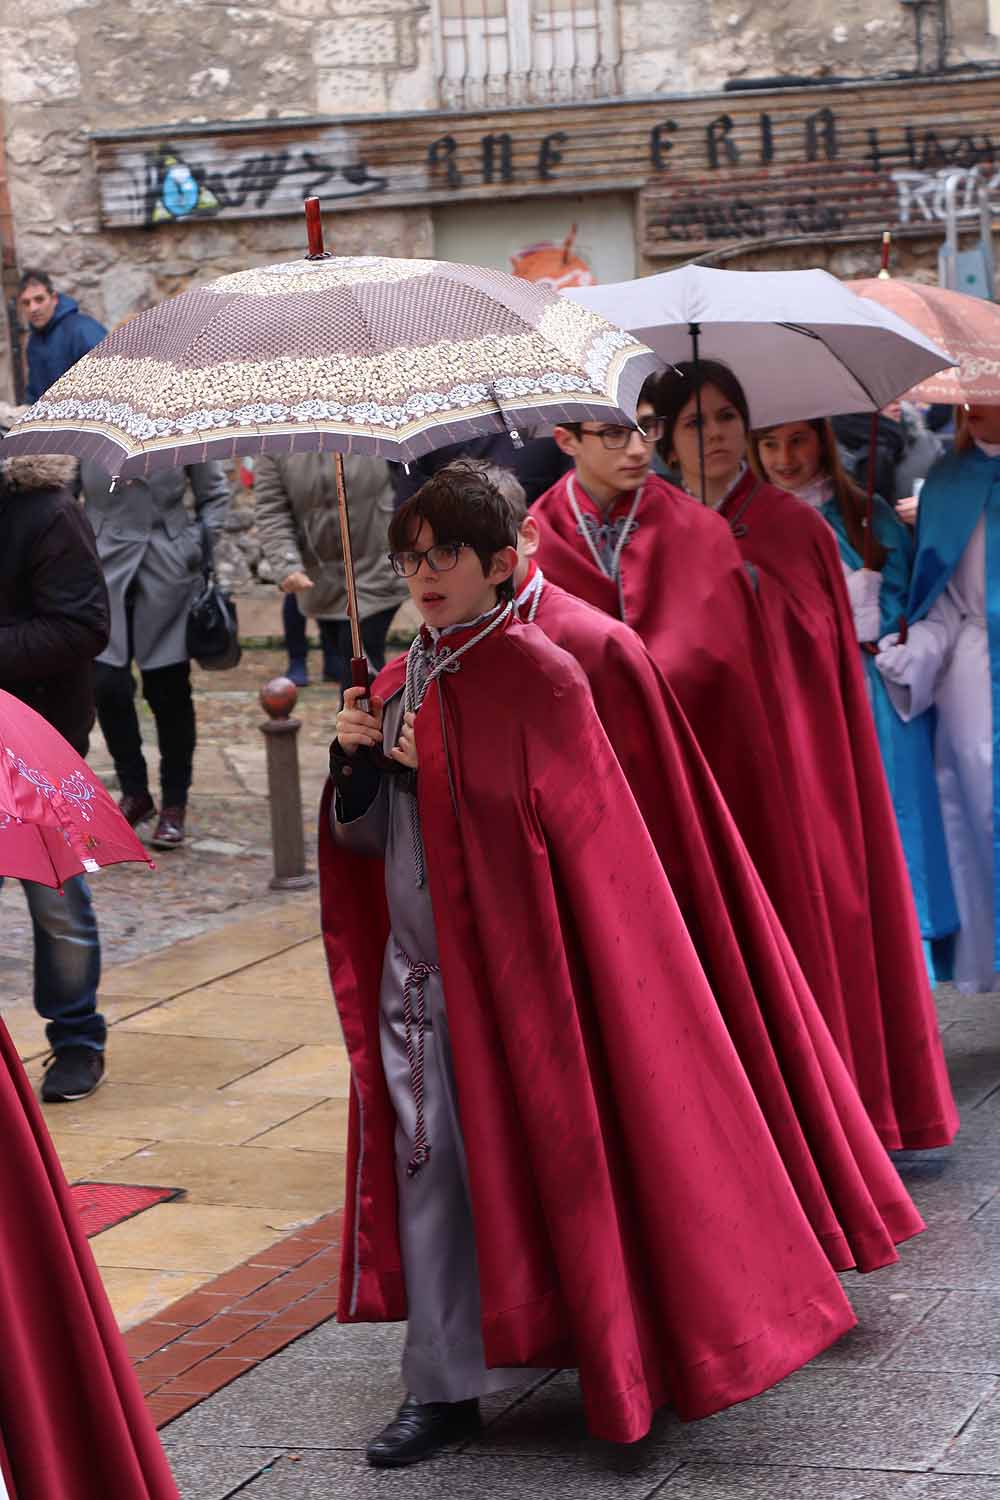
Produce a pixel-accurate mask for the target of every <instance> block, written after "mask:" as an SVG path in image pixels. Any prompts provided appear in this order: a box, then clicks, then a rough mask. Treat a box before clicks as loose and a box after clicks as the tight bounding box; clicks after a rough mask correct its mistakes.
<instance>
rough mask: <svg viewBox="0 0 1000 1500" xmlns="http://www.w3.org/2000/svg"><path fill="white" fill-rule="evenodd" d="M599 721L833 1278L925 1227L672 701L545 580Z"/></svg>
mask: <svg viewBox="0 0 1000 1500" xmlns="http://www.w3.org/2000/svg"><path fill="white" fill-rule="evenodd" d="M534 619H535V623H536V624H537V625H538V626H539V628H540V629H541V630H543V631H544V632H545V634H546V635H547V636H548V637H549V639H550V640H552V641H554V642H555V644H556V645H557V646H561V647H562V648H563V649H564V650H565V651H568V652H569V653H570V655H571V656H572V657H574V658H575V660H576V661H577V662H579V664H580V666H581V667H582V668H583V670H584V672H585V673H586V676H587V680H588V682H589V683H590V687H591V691H592V693H593V696H594V703H595V706H596V708H597V712H598V715H599V717H600V719H601V722H602V724H603V725H604V728H605V730H606V732H607V735H608V738H609V740H610V741H611V746H612V749H613V750H614V751H615V754H616V756H617V757H618V761H619V763H620V765H621V766H622V769H623V770H624V772H625V779H626V781H627V782H628V784H629V787H630V788H631V790H632V794H633V796H634V797H635V799H636V802H637V803H638V806H639V811H640V812H641V813H642V815H643V818H644V819H645V822H646V827H647V828H648V830H649V832H650V835H651V836H652V839H653V843H654V844H655V846H656V849H657V852H658V853H659V855H660V858H661V860H662V861H663V866H664V870H665V871H666V874H667V878H668V879H669V881H670V885H671V888H672V890H673V893H674V895H675V897H676V898H677V902H678V905H679V907H680V910H681V915H682V916H683V918H684V921H685V923H686V924H687V929H688V932H689V933H690V935H691V938H692V941H693V943H694V946H695V949H696V951H697V953H698V957H699V959H700V960H701V964H702V967H703V969H704V971H705V974H706V977H707V979H708V982H709V984H710V985H711V987H712V992H713V994H714V995H715V998H716V1001H717V1002H718V1005H719V1009H720V1011H721V1012H722V1015H723V1018H724V1019H725V1022H726V1026H727V1028H728V1030H729V1034H730V1036H731V1037H732V1040H733V1043H734V1045H735V1047H736V1050H737V1052H738V1053H739V1055H740V1061H741V1062H742V1064H743V1067H744V1069H745V1071H746V1074H747V1077H748V1078H749V1080H750V1083H751V1085H752V1087H753V1090H754V1094H755V1095H756V1097H757V1102H758V1103H759V1105H760V1107H761V1110H762V1112H763V1114H764V1117H765V1119H766V1120H767V1123H768V1126H769V1128H770V1131H771V1134H772V1136H773V1138H774V1141H775V1144H776V1145H777V1146H778V1149H779V1151H780V1153H781V1158H782V1160H783V1161H784V1163H785V1167H786V1168H787V1170H788V1173H789V1176H790V1177H791V1179H792V1182H793V1184H794V1185H795V1188H796V1191H797V1193H798V1195H799V1201H800V1202H801V1204H802V1206H803V1208H804V1209H805V1211H806V1213H807V1215H808V1217H809V1221H810V1223H811V1224H812V1226H813V1229H814V1231H815V1233H816V1235H817V1237H818V1238H819V1240H820V1241H821V1243H822V1244H823V1246H824V1248H825V1249H826V1251H827V1254H828V1255H829V1257H830V1260H831V1263H832V1264H833V1265H834V1266H835V1267H836V1269H837V1270H840V1271H843V1270H847V1269H848V1268H849V1267H856V1268H857V1269H858V1270H861V1271H872V1270H875V1269H877V1268H878V1267H880V1266H885V1265H890V1264H892V1263H893V1262H894V1261H896V1260H897V1259H898V1256H897V1254H896V1251H895V1249H894V1245H896V1244H900V1243H901V1242H902V1241H903V1240H906V1239H909V1238H910V1237H911V1236H912V1235H914V1234H918V1233H919V1232H920V1231H921V1229H923V1227H924V1224H923V1220H922V1219H921V1218H920V1215H919V1214H918V1213H917V1211H916V1209H915V1208H914V1206H913V1204H912V1202H911V1200H910V1198H909V1195H908V1194H907V1192H906V1190H905V1188H904V1187H903V1184H902V1182H901V1181H900V1179H899V1175H898V1173H897V1172H896V1170H895V1168H894V1167H893V1165H892V1163H891V1162H890V1161H889V1158H888V1157H887V1155H886V1153H885V1150H884V1148H883V1146H882V1145H881V1143H880V1141H879V1138H878V1135H877V1134H876V1132H875V1128H874V1126H873V1125H872V1124H871V1122H870V1120H869V1119H868V1116H867V1114H866V1112H865V1108H864V1105H863V1104H862V1102H861V1099H860V1098H859V1096H858V1092H857V1089H856V1088H855V1086H854V1084H853V1082H852V1080H851V1078H850V1076H849V1074H848V1071H847V1068H846V1066H845V1064H844V1062H843V1061H842V1059H841V1057H840V1055H839V1053H838V1051H837V1048H836V1046H835V1044H834V1042H833V1038H832V1037H831V1035H830V1032H829V1029H828V1027H827V1026H826V1023H825V1022H824V1021H823V1018H822V1016H821V1014H820V1012H819V1008H818V1006H817V1004H816V1001H815V999H814V997H813V995H812V993H811V991H810V990H809V987H808V985H807V984H806V982H805V979H804V977H803V974H802V971H801V969H800V967H799V965H798V963H797V962H796V960H795V957H794V955H793V954H792V951H791V947H790V945H789V942H788V939H787V938H786V936H785V934H784V931H783V930H782V928H781V925H780V923H779V922H778V919H777V916H776V915H775V912H774V908H773V907H772V905H771V903H770V901H769V900H768V897H767V895H766V893H765V891H764V888H763V886H762V884H761V881H760V877H759V876H758V875H757V872H756V870H755V869H754V868H753V865H752V864H751V862H750V858H749V856H748V854H747V852H746V848H745V846H744V844H743V841H742V839H741V838H740V836H739V833H738V832H737V829H736V826H735V824H734V822H733V820H732V818H731V816H730V814H729V812H728V810H727V808H726V806H725V803H724V802H723V800H722V796H721V794H720V792H719V789H718V787H717V786H716V784H715V780H714V778H713V776H712V773H711V771H710V770H709V768H708V765H707V763H706V761H705V758H704V756H703V755H702V754H701V751H700V750H699V749H698V746H697V743H696V741H695V739H694V735H693V734H692V733H691V729H690V726H689V725H688V723H687V721H686V720H685V718H684V715H683V713H682V712H681V710H680V707H679V705H678V703H677V700H676V698H675V697H674V694H673V692H672V691H671V689H670V688H669V687H668V686H667V683H666V682H665V680H664V679H663V677H662V676H661V674H660V673H659V672H658V670H657V668H656V667H655V665H654V664H653V662H652V660H651V658H650V656H649V654H648V652H647V651H646V650H645V648H644V646H643V645H642V642H641V641H640V640H639V638H638V636H637V635H636V633H635V632H634V631H633V630H630V629H629V628H628V627H627V626H626V625H623V624H621V623H620V622H619V621H617V620H611V619H609V618H608V617H607V615H604V614H602V613H601V612H600V611H599V610H596V609H594V608H592V607H591V606H590V605H588V604H585V603H584V602H583V601H582V600H581V599H576V598H574V596H573V595H572V594H567V593H566V592H565V590H564V589H560V588H557V587H556V586H555V585H554V584H551V583H548V582H546V583H545V585H544V587H543V589H542V593H541V598H540V600H539V604H538V609H537V612H536V613H535V616H534Z"/></svg>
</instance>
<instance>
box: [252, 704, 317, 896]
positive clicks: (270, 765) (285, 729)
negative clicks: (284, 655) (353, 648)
mask: <svg viewBox="0 0 1000 1500" xmlns="http://www.w3.org/2000/svg"><path fill="white" fill-rule="evenodd" d="M298 696H299V695H298V690H297V688H296V686H295V684H294V682H291V681H290V680H289V678H287V677H274V678H272V680H271V681H270V682H268V683H265V684H264V686H263V687H262V688H261V690H260V701H261V706H262V707H263V709H264V712H265V713H266V714H267V716H268V717H267V718H266V719H265V721H264V723H263V724H261V726H260V731H261V734H262V735H263V736H264V743H265V744H266V746H267V794H268V799H269V801H270V804H271V850H272V855H273V858H274V874H273V875H272V876H271V880H270V886H271V889H272V891H301V890H304V889H305V888H306V886H310V885H314V884H315V881H316V877H315V876H314V875H310V874H308V873H307V871H306V846H305V839H304V837H303V834H302V788H301V786H300V785H299V747H298V733H299V730H300V729H301V728H302V723H301V721H300V720H299V719H293V718H290V717H289V716H290V714H291V712H292V709H293V708H294V707H295V704H296V702H297V700H298Z"/></svg>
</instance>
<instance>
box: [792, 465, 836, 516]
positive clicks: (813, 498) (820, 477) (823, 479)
mask: <svg viewBox="0 0 1000 1500" xmlns="http://www.w3.org/2000/svg"><path fill="white" fill-rule="evenodd" d="M779 489H787V491H788V493H789V494H790V495H794V496H795V498H796V500H803V501H805V503H806V505H808V506H809V507H810V508H811V509H812V510H822V509H823V506H824V505H826V504H827V502H828V501H830V500H832V499H833V496H834V489H833V480H832V479H831V478H830V476H829V474H815V475H814V476H813V478H812V479H810V480H809V483H808V484H804V485H802V486H801V488H800V489H797V490H793V489H792V487H791V485H779Z"/></svg>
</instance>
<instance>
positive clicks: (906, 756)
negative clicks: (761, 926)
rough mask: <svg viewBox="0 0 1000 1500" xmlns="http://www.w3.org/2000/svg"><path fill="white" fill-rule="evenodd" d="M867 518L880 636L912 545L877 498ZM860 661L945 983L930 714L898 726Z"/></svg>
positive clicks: (896, 601)
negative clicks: (876, 561) (877, 572)
mask: <svg viewBox="0 0 1000 1500" xmlns="http://www.w3.org/2000/svg"><path fill="white" fill-rule="evenodd" d="M821 514H822V515H823V517H824V519H825V520H827V521H828V522H829V523H830V525H831V526H832V528H833V530H834V533H835V534H836V537H837V542H838V545H839V547H840V556H841V558H842V559H843V561H844V562H845V563H846V565H847V566H848V567H849V568H852V569H856V568H860V567H863V566H864V563H863V561H862V559H861V557H860V556H859V555H858V553H857V552H856V551H855V549H854V547H853V546H852V545H851V543H850V541H849V540H848V536H847V529H846V527H845V525H844V521H843V517H842V516H841V514H840V510H839V508H838V506H837V503H836V501H835V500H828V501H827V503H826V504H825V505H824V506H823V507H822V510H821ZM873 519H874V529H875V535H876V536H877V537H878V539H879V541H880V542H881V543H882V545H883V547H884V548H885V549H886V554H887V556H886V561H885V566H884V568H883V569H882V592H881V595H880V606H881V628H880V634H882V635H886V634H888V633H889V631H891V630H898V629H899V621H900V617H901V616H902V615H903V614H904V613H905V611H906V610H907V607H908V600H909V589H910V576H911V570H912V567H913V558H914V544H913V539H912V537H911V535H910V532H909V530H908V528H907V527H906V526H905V525H904V524H903V522H902V521H900V520H899V518H898V517H897V516H896V514H895V513H894V511H893V510H892V509H891V508H890V506H888V505H886V503H885V501H884V500H881V499H879V498H878V497H877V496H876V498H875V505H874V518H873ZM862 661H863V663H864V669H865V675H866V677H867V679H868V688H869V695H870V698H871V704H872V711H873V713H874V716H875V729H876V732H877V734H878V742H879V747H880V749H881V751H882V761H883V763H884V765H885V774H886V779H887V781H888V783H889V792H890V794H891V796H892V805H893V807H894V809H895V812H896V821H897V823H898V824H899V835H900V839H901V840H902V844H903V854H904V856H905V858H906V867H907V869H908V870H909V873H910V883H911V885H912V886H913V899H914V902H915V904H916V908H917V917H918V919H919V921H920V932H921V936H922V937H923V939H924V949H925V952H926V954H927V961H928V967H929V968H930V973H931V978H932V979H934V980H938V981H941V980H946V979H950V978H951V977H952V973H953V962H954V952H953V949H954V934H955V933H956V931H957V930H958V909H957V907H956V905H955V895H954V892H953V890H952V887H951V876H950V874H949V872H948V853H947V846H946V844H945V837H944V825H943V823H942V821H941V807H940V803H939V801H938V789H937V779H936V777H935V774H934V741H933V728H934V726H933V722H932V717H931V715H930V714H921V715H920V717H919V718H917V719H913V720H911V721H910V723H908V724H904V723H903V721H902V719H901V718H900V717H899V715H898V714H897V713H896V711H895V709H894V708H893V706H892V704H891V702H890V701H889V695H888V693H887V692H886V687H885V683H884V682H883V680H882V676H881V674H880V672H879V671H878V668H877V667H876V666H875V658H874V657H873V656H869V655H868V653H867V652H864V653H862Z"/></svg>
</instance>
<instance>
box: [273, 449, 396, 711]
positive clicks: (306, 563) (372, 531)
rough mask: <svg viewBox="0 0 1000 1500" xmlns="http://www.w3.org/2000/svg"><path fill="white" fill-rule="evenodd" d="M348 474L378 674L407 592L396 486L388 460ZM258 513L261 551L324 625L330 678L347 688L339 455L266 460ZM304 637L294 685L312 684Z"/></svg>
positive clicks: (361, 598) (361, 608)
mask: <svg viewBox="0 0 1000 1500" xmlns="http://www.w3.org/2000/svg"><path fill="white" fill-rule="evenodd" d="M344 475H345V479H346V483H347V499H348V509H349V511H350V517H351V546H352V551H353V553H354V571H355V579H356V583H357V590H358V615H359V616H360V619H361V635H362V640H363V643H364V649H365V654H366V656H367V657H368V660H369V662H370V664H371V666H372V667H373V668H374V669H375V670H376V671H378V669H379V668H380V667H382V666H383V665H384V664H385V640H386V636H387V635H388V633H389V626H390V625H391V623H392V617H393V615H394V614H395V613H396V610H397V609H398V608H399V605H400V603H401V602H402V600H403V599H404V598H405V596H406V592H407V590H406V585H405V583H404V582H403V581H402V580H401V579H399V578H397V577H396V575H395V573H394V572H393V571H392V569H391V568H390V566H389V558H388V546H389V543H388V532H389V522H390V521H391V520H392V514H393V487H392V480H391V478H390V473H389V466H388V464H386V463H384V462H383V461H382V460H381V459H377V458H360V457H357V456H355V455H353V454H349V455H348V456H347V457H345V459H344ZM254 511H255V515H256V520H257V535H258V538H259V540H260V545H261V548H262V550H263V552H264V556H265V558H266V559H267V561H268V563H269V565H270V567H271V571H272V572H273V574H274V577H275V581H276V583H277V585H278V587H279V588H280V589H281V591H282V592H283V593H284V594H285V595H286V596H294V597H295V598H296V599H297V601H298V604H299V607H300V608H301V610H302V612H303V613H304V614H305V615H307V616H309V617H310V618H312V619H315V620H316V621H318V623H319V628H320V637H321V640H322V642H323V663H324V665H323V676H324V678H325V679H326V681H328V682H332V681H336V682H339V683H340V684H341V686H344V685H345V684H346V683H348V682H349V675H348V662H349V660H350V658H351V656H352V654H353V653H352V650H351V632H350V623H349V621H348V615H347V585H346V582H345V578H344V553H343V549H342V547H341V543H340V520H339V515H338V510H337V484H336V476H335V467H334V457H333V454H332V453H297V454H288V455H287V456H281V457H271V456H269V455H266V454H262V455H261V456H260V457H259V458H258V459H257V461H256V464H255V466H254ZM302 635H303V647H300V650H301V663H300V659H299V656H298V654H297V653H296V651H295V650H294V649H293V648H291V647H290V649H289V656H290V658H291V661H290V667H292V668H293V669H294V668H295V667H296V666H297V665H301V671H299V672H298V673H297V676H296V677H295V678H294V679H293V680H297V681H299V683H300V684H302V683H303V679H305V680H306V681H308V679H307V678H305V670H304V668H305V661H304V658H305V651H304V635H305V632H304V630H303V632H302Z"/></svg>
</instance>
